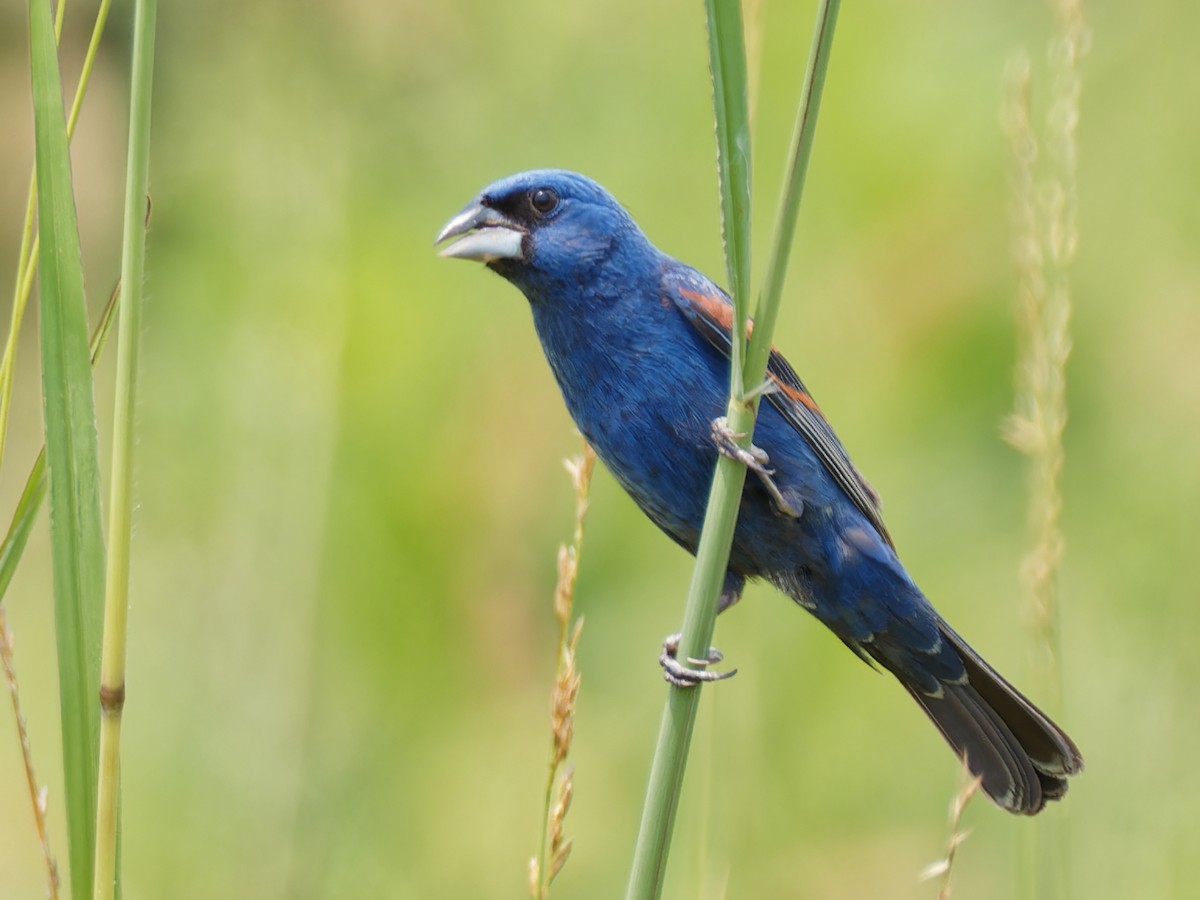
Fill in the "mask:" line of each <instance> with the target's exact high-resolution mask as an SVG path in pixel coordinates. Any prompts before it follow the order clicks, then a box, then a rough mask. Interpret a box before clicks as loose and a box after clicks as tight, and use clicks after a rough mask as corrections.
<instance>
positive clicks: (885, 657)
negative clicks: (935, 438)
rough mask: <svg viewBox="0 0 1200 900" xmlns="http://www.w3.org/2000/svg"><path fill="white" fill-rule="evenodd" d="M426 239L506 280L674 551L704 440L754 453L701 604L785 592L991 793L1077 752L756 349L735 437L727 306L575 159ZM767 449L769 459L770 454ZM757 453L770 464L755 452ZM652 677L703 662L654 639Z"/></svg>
mask: <svg viewBox="0 0 1200 900" xmlns="http://www.w3.org/2000/svg"><path fill="white" fill-rule="evenodd" d="M452 237H458V238H460V239H459V240H458V241H457V242H455V243H453V244H451V245H449V246H448V247H447V248H446V249H444V250H443V251H442V255H444V256H449V257H456V258H460V259H473V260H478V261H481V262H484V263H486V264H487V266H488V267H489V268H490V269H492V270H493V271H495V272H497V273H498V274H500V275H502V276H503V277H504V278H506V279H508V280H509V281H510V282H512V283H513V284H514V285H516V286H517V287H518V288H519V289H520V290H521V291H522V292H523V293H524V294H525V296H526V298H528V300H529V305H530V309H531V310H532V312H533V322H534V325H535V326H536V328H537V333H538V337H539V338H540V339H541V343H542V347H543V349H544V350H545V353H546V358H547V360H549V362H550V368H551V369H552V370H553V372H554V375H555V377H556V378H557V380H558V386H559V388H560V389H561V390H562V395H563V399H564V400H565V401H566V404H567V408H568V410H569V411H570V413H571V416H572V417H573V418H574V419H575V422H576V424H577V425H578V426H579V430H580V431H581V432H583V435H584V437H586V438H587V440H588V442H589V443H590V444H591V445H592V446H593V447H594V448H595V449H596V452H597V453H598V454H599V456H600V458H601V459H602V460H604V463H605V465H607V466H608V468H609V470H610V471H611V472H612V474H613V475H614V476H615V477H616V479H617V481H618V482H620V484H621V486H622V487H623V488H624V489H625V490H626V491H627V492H628V493H629V495H630V496H631V497H632V498H633V499H634V501H635V502H636V503H637V504H638V506H639V507H641V509H642V511H643V512H645V513H646V515H647V516H649V517H650V519H651V520H653V522H654V523H655V524H656V525H658V527H659V528H661V529H662V530H663V531H665V532H666V533H667V534H668V535H669V536H670V537H671V538H672V539H674V540H675V541H676V542H677V543H678V544H680V545H682V546H683V547H685V548H686V549H687V550H689V551H690V552H692V553H695V551H696V545H697V542H698V540H699V536H700V527H701V524H702V522H703V519H704V508H705V502H706V498H707V497H708V489H709V486H710V484H711V482H712V477H713V469H714V465H715V462H716V458H717V453H718V452H726V453H734V454H738V453H741V456H742V458H743V460H744V461H745V462H746V463H747V464H748V465H749V466H750V467H751V468H752V469H753V470H754V471H755V472H756V474H757V476H758V477H757V478H752V479H749V480H748V481H747V483H746V488H745V491H744V493H743V496H742V502H741V508H740V511H739V516H738V523H737V530H736V532H735V536H734V541H733V551H732V554H731V557H730V560H729V568H728V573H727V576H726V580H725V586H724V590H723V592H722V595H721V600H720V604H719V609H720V610H724V609H726V608H728V607H729V606H731V605H732V604H733V603H735V602H736V601H737V599H738V597H739V596H740V594H741V591H742V586H743V584H744V583H745V580H746V579H747V578H763V579H766V580H767V581H769V582H771V583H772V584H774V585H775V586H776V587H778V588H779V589H780V590H782V591H783V592H784V593H786V594H787V595H788V596H789V597H791V598H792V599H793V600H795V601H796V602H797V603H798V604H800V605H801V606H803V607H804V608H805V609H807V610H808V611H809V612H811V613H812V614H813V615H815V616H816V617H817V618H818V619H820V620H821V622H823V623H824V624H825V625H826V626H827V627H828V628H829V629H830V630H832V631H833V633H834V634H836V635H837V636H838V637H839V638H840V639H841V640H842V641H843V642H844V643H845V644H846V645H847V646H848V647H849V648H850V649H851V650H853V651H854V652H855V653H856V654H857V655H858V656H859V657H861V658H862V659H863V660H865V661H867V662H868V663H869V662H871V661H874V662H876V663H878V664H879V665H881V666H883V667H884V668H885V669H887V670H888V671H890V672H891V673H892V674H893V675H895V676H896V678H897V679H898V680H899V681H900V683H901V684H902V685H903V686H904V688H905V689H906V690H907V691H908V692H909V694H911V695H912V697H913V699H915V700H916V701H917V703H918V704H919V705H920V707H921V708H922V709H923V710H924V711H925V713H926V714H927V715H928V716H929V718H930V719H931V720H932V721H933V723H934V724H935V725H936V726H937V727H938V729H939V730H940V731H941V733H942V734H943V736H944V737H945V738H946V740H947V741H948V742H949V743H950V745H951V746H952V747H953V748H954V750H955V751H956V752H957V753H958V755H959V756H960V757H963V758H965V759H966V761H967V765H968V766H969V768H970V770H971V771H972V772H973V773H975V774H976V775H978V776H981V777H982V781H983V789H984V791H985V792H986V793H987V794H988V796H990V797H991V798H992V799H993V800H994V801H995V802H996V803H997V804H998V805H1000V806H1001V807H1003V808H1005V809H1008V810H1011V811H1012V812H1016V813H1025V814H1028V815H1032V814H1033V813H1036V812H1038V811H1039V810H1040V809H1042V807H1043V806H1044V805H1045V802H1046V801H1047V800H1057V799H1058V798H1060V797H1062V796H1063V794H1064V793H1066V790H1067V778H1068V776H1070V775H1073V774H1075V773H1077V772H1079V771H1080V770H1081V769H1082V768H1083V760H1082V757H1081V756H1080V754H1079V751H1078V749H1076V747H1075V745H1074V743H1072V741H1071V739H1070V738H1069V737H1067V735H1066V734H1065V733H1064V732H1063V731H1062V729H1060V728H1059V727H1058V726H1057V725H1055V724H1054V723H1053V722H1052V721H1050V719H1049V718H1048V717H1047V716H1046V715H1045V714H1044V713H1042V712H1041V711H1040V710H1039V709H1038V708H1037V707H1035V706H1034V705H1033V704H1032V703H1030V702H1029V701H1028V700H1027V699H1026V698H1025V697H1024V696H1023V695H1022V694H1021V693H1020V692H1019V691H1017V690H1016V688H1014V687H1013V686H1012V685H1010V684H1009V683H1008V682H1007V681H1005V680H1004V679H1003V678H1002V677H1001V676H1000V675H999V674H998V673H997V672H996V671H995V670H994V669H993V668H992V667H991V666H989V665H988V664H987V663H986V662H985V661H984V660H983V659H982V658H981V657H980V656H979V654H978V653H976V652H975V651H974V650H973V649H971V647H970V646H968V645H967V643H966V641H964V640H963V639H962V638H961V637H959V635H958V634H957V633H956V632H955V631H954V629H952V628H951V627H950V626H949V625H948V624H947V623H946V622H945V620H943V619H942V617H941V616H940V615H938V613H937V611H936V610H935V609H934V608H933V606H932V605H931V604H930V602H929V601H928V600H927V599H926V598H925V596H924V594H922V593H921V591H920V589H919V588H918V587H917V586H916V584H914V583H913V580H912V579H911V578H910V577H909V575H908V573H907V572H906V571H905V569H904V566H903V565H901V563H900V560H899V558H898V556H897V555H896V549H895V547H894V545H893V543H892V539H891V537H890V536H889V535H888V532H887V528H886V527H885V526H884V524H883V519H882V517H881V514H880V507H879V497H878V495H877V494H876V493H875V491H874V490H873V489H872V488H871V486H870V485H869V484H868V483H867V481H866V479H864V478H863V476H862V475H860V474H859V472H858V470H857V469H856V468H855V467H854V465H853V464H852V463H851V462H850V458H849V456H848V455H847V453H846V451H845V449H844V448H843V447H842V444H841V442H840V441H839V440H838V438H837V436H836V435H835V434H834V433H833V429H832V428H830V426H829V423H828V422H827V421H826V420H825V417H824V416H823V415H822V414H821V411H820V409H818V407H817V404H816V403H815V402H814V401H813V399H812V396H811V395H810V394H809V393H808V391H807V390H806V389H805V387H804V385H803V384H802V383H801V381H800V379H799V378H798V377H797V376H796V373H795V372H794V371H793V370H792V368H791V366H790V365H788V363H787V361H786V360H785V359H784V358H783V356H782V355H780V353H779V352H778V351H772V353H771V358H770V364H769V367H768V373H767V379H768V388H769V391H768V393H767V394H766V398H765V399H766V402H765V403H763V404H762V406H761V410H760V413H759V417H758V423H757V426H756V430H755V433H754V441H755V443H756V444H757V445H758V446H756V447H754V448H752V450H751V451H749V452H746V451H739V450H738V449H737V448H736V446H735V445H734V444H733V442H732V441H731V439H730V438H731V436H730V435H729V434H728V432H727V430H726V429H723V428H722V425H721V422H722V420H721V419H720V418H719V417H720V416H721V413H722V412H723V410H724V408H725V403H726V396H727V392H728V384H729V354H730V335H731V331H732V319H733V310H732V306H731V304H730V301H729V298H728V297H727V296H726V295H725V293H724V292H723V291H722V290H721V289H720V288H719V287H717V286H716V285H715V284H714V283H713V282H712V281H710V280H709V279H708V278H706V277H705V276H704V275H702V274H701V273H700V272H698V271H696V270H695V269H693V268H691V267H689V266H686V265H684V264H683V263H681V262H679V261H677V260H675V259H672V258H671V257H669V256H667V255H666V254H664V253H662V252H661V251H659V250H658V249H657V248H655V247H654V246H653V245H652V244H651V243H650V241H649V240H648V239H647V238H646V236H645V235H644V234H643V233H642V231H641V229H639V228H638V226H637V225H636V224H635V223H634V221H633V219H632V218H631V217H630V216H629V214H628V213H627V212H626V211H625V210H624V209H623V208H622V207H621V205H620V204H619V203H617V201H616V200H614V199H613V197H612V196H611V195H610V194H609V193H608V192H607V191H605V190H604V188H602V187H600V185H598V184H596V183H595V182H594V181H591V180H590V179H588V178H585V177H583V176H582V175H578V174H575V173H573V172H566V171H560V170H541V171H532V172H524V173H521V174H518V175H514V176H512V177H509V178H506V179H503V180H501V181H497V182H495V183H494V184H491V185H489V186H488V187H486V188H484V190H483V191H482V192H481V193H480V194H479V195H478V196H477V197H476V198H475V199H474V200H472V201H471V203H470V204H468V205H467V207H466V208H465V209H464V210H463V211H462V212H460V213H459V214H458V215H457V216H455V217H454V218H453V219H451V220H450V222H449V223H448V224H447V225H446V227H445V228H444V229H443V230H442V232H441V234H440V235H439V236H438V242H439V243H440V242H441V241H444V240H446V239H448V238H452ZM768 460H769V462H768ZM768 465H769V467H768ZM662 662H663V665H664V668H665V669H666V673H667V678H668V680H671V681H674V682H676V683H681V684H688V683H695V682H696V681H700V680H709V679H711V678H714V677H718V676H717V675H716V674H715V673H712V672H708V671H704V670H701V669H690V668H688V667H686V666H684V665H682V664H681V663H679V662H677V661H676V660H675V659H674V658H673V657H672V656H671V655H669V654H664V657H663V660H662Z"/></svg>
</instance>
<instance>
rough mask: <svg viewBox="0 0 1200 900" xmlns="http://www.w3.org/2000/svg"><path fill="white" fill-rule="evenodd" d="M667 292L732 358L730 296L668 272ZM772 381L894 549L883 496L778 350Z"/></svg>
mask: <svg viewBox="0 0 1200 900" xmlns="http://www.w3.org/2000/svg"><path fill="white" fill-rule="evenodd" d="M663 290H664V291H665V293H666V295H667V296H668V297H669V298H670V300H671V301H672V302H673V303H674V304H675V306H676V307H677V308H678V309H679V311H680V312H682V313H683V315H684V318H686V319H687V321H688V322H690V323H691V324H692V326H693V327H694V328H695V329H696V330H697V331H698V332H699V333H700V334H701V335H703V337H704V339H705V340H706V341H708V343H709V344H711V345H712V346H713V347H715V348H716V349H717V350H719V351H720V352H721V353H722V354H723V355H724V356H725V357H727V358H728V357H729V355H730V352H731V350H730V344H731V335H732V334H733V304H732V303H731V302H730V300H729V297H728V296H726V294H725V293H724V292H723V291H722V290H721V289H720V288H718V287H717V286H716V285H714V284H713V283H712V282H711V281H709V280H708V279H707V278H704V277H703V276H700V275H699V274H698V273H697V274H692V273H690V272H687V273H681V272H673V273H669V274H668V276H667V277H665V278H664V279H663ZM752 329H753V324H752V323H748V324H747V327H746V334H747V337H748V336H749V334H750V332H751V330H752ZM767 378H768V379H770V380H771V381H772V382H773V383H774V386H775V388H776V390H773V391H771V392H770V393H768V394H767V400H768V402H770V404H771V405H772V406H774V407H775V409H776V410H778V411H779V413H780V415H782V416H783V418H784V419H785V420H787V422H788V423H789V424H790V425H791V426H792V427H793V428H795V429H796V431H798V432H799V433H800V435H801V436H802V437H803V438H804V439H805V440H806V441H807V442H808V444H809V446H810V447H812V449H813V452H814V453H816V454H817V458H818V459H820V460H821V463H822V465H824V466H825V468H826V469H827V470H828V472H829V474H830V475H832V476H833V479H834V481H836V482H837V484H838V486H839V487H841V489H842V490H843V491H845V493H846V496H848V497H849V498H850V500H851V501H853V503H854V505H855V506H857V507H858V508H859V510H860V511H861V512H862V514H863V515H864V516H866V517H867V520H868V521H869V522H870V523H871V524H872V525H874V526H875V529H876V531H878V532H879V534H880V536H881V537H882V538H883V539H884V540H885V541H887V542H888V544H891V543H892V538H891V535H889V534H888V530H887V527H886V526H885V525H884V524H883V513H882V510H881V509H880V499H879V494H877V493H876V492H875V489H874V488H872V487H871V485H870V484H869V483H868V482H867V480H866V479H865V478H864V477H863V476H862V474H861V473H860V472H859V471H858V469H856V468H855V467H854V464H853V463H852V462H851V461H850V456H849V454H847V453H846V448H845V447H843V446H842V442H841V441H839V440H838V438H837V435H836V434H834V433H833V429H832V428H831V427H830V425H829V422H827V421H826V419H825V416H824V415H823V414H822V413H821V410H820V408H819V407H818V406H817V404H816V401H815V400H813V398H812V395H811V394H810V393H809V392H808V389H807V388H805V387H804V383H803V382H801V381H800V378H799V376H797V375H796V372H795V370H794V369H793V368H792V367H791V366H790V365H789V364H788V361H787V360H786V359H784V358H783V354H782V353H780V352H779V351H778V350H776V349H775V348H774V347H772V348H771V356H770V360H769V361H768V363H767Z"/></svg>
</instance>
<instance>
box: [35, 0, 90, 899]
mask: <svg viewBox="0 0 1200 900" xmlns="http://www.w3.org/2000/svg"><path fill="white" fill-rule="evenodd" d="M29 38H30V57H31V59H30V64H31V70H32V84H33V109H34V139H35V162H36V165H37V192H38V237H39V240H40V243H41V246H42V247H43V248H45V251H46V252H45V253H42V254H41V257H40V260H39V267H38V271H39V285H40V292H39V297H40V303H41V315H40V320H41V351H42V397H43V405H44V425H45V431H46V459H47V462H48V467H49V473H50V510H51V516H50V542H51V551H52V559H53V570H54V600H55V604H54V605H55V635H56V638H57V640H58V664H59V695H60V706H61V716H62V745H63V768H64V775H65V785H66V790H65V794H66V798H65V799H66V818H67V836H68V845H69V858H70V872H71V889H72V896H73V897H75V898H76V900H84V898H86V897H87V896H88V895H89V894H90V893H91V886H92V844H93V839H94V829H95V805H96V752H97V745H98V737H99V734H98V732H99V721H98V720H99V715H98V709H97V704H96V701H95V698H96V695H97V691H98V689H99V662H100V660H99V648H100V615H101V597H102V591H103V583H104V541H103V534H102V531H101V525H100V472H99V462H98V448H97V439H96V415H95V402H94V399H93V387H92V369H91V364H90V362H91V361H90V357H89V353H88V332H87V314H86V303H85V298H84V290H83V268H82V265H81V258H80V251H79V229H78V224H77V221H76V215H75V200H74V191H73V187H72V184H71V161H70V155H69V151H68V140H67V127H66V115H65V113H64V110H63V101H62V83H61V77H60V74H59V67H58V56H57V46H56V43H55V38H54V29H53V25H52V23H51V16H50V7H49V4H48V3H44V2H42V0H30V3H29Z"/></svg>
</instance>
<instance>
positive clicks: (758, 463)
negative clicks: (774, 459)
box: [712, 416, 804, 519]
mask: <svg viewBox="0 0 1200 900" xmlns="http://www.w3.org/2000/svg"><path fill="white" fill-rule="evenodd" d="M744 437H745V435H744V434H738V433H736V432H734V431H733V430H732V429H730V427H729V420H728V419H726V418H725V417H724V416H721V417H720V418H717V419H713V422H712V439H713V443H715V444H716V445H717V452H718V453H720V454H721V455H722V456H728V457H729V458H730V459H732V460H736V461H737V462H740V463H741V464H742V465H744V466H745V467H746V468H747V469H749V470H750V471H751V472H753V473H754V474H755V475H757V476H758V479H759V481H761V482H762V483H763V487H765V488H766V489H767V493H768V494H770V495H771V499H772V500H774V501H775V505H776V506H777V507H778V508H779V511H780V512H781V513H783V514H784V515H785V516H791V517H792V518H793V519H798V518H800V513H801V512H802V511H803V509H804V507H803V506H801V507H800V508H797V507H796V505H795V504H794V503H792V501H790V500H788V499H787V498H785V497H784V496H783V494H781V493H780V491H779V488H778V487H777V486H776V484H775V480H774V479H773V478H771V476H772V475H774V474H775V470H774V469H772V468H771V467H770V465H771V458H770V457H769V456H767V452H766V451H765V450H763V448H762V447H756V446H755V445H754V444H751V445H750V446H749V447H740V446H738V443H737V442H738V440H739V439H741V438H744Z"/></svg>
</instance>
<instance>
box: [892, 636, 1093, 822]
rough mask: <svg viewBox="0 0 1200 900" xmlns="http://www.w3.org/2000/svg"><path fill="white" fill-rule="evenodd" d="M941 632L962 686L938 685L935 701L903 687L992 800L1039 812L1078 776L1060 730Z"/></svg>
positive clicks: (1078, 763) (1079, 761)
mask: <svg viewBox="0 0 1200 900" xmlns="http://www.w3.org/2000/svg"><path fill="white" fill-rule="evenodd" d="M941 629H942V636H943V638H944V639H945V640H947V641H948V642H949V643H950V644H951V645H952V646H953V647H954V649H955V650H957V651H958V654H959V656H960V657H961V658H962V661H963V664H964V665H965V666H966V669H967V681H966V683H943V685H942V688H943V690H942V693H941V695H940V696H930V695H928V694H924V693H922V692H921V691H920V690H918V689H916V688H914V687H913V686H911V685H909V684H905V687H906V688H907V689H908V692H909V693H910V694H912V696H913V698H914V699H915V700H916V701H917V703H919V704H920V705H921V708H922V709H924V710H925V713H926V714H927V715H928V716H929V718H930V719H932V720H933V723H934V724H935V725H936V726H937V727H938V730H939V731H941V733H942V734H943V735H944V736H945V738H946V740H947V741H949V742H950V746H952V747H953V748H954V749H955V751H956V752H957V753H958V755H959V756H963V757H965V758H966V760H967V767H968V768H969V769H970V770H971V772H972V773H974V774H975V775H979V776H982V778H983V790H984V792H985V793H986V794H987V795H988V796H989V797H991V798H992V800H994V801H995V802H996V803H997V804H998V805H999V806H1002V807H1003V808H1004V809H1007V810H1009V811H1010V812H1014V813H1023V814H1025V815H1029V816H1031V815H1033V814H1034V813H1037V812H1039V811H1040V810H1041V809H1042V807H1043V806H1045V805H1046V801H1047V800H1057V799H1059V798H1060V797H1062V796H1063V794H1065V793H1066V792H1067V778H1068V777H1070V776H1071V775H1074V774H1076V773H1077V772H1080V771H1082V770H1083V757H1082V756H1080V754H1079V750H1078V748H1076V746H1075V744H1074V743H1073V742H1072V741H1071V739H1070V738H1069V737H1067V735H1066V734H1065V733H1064V732H1063V730H1062V729H1061V728H1059V727H1058V726H1057V725H1055V724H1054V723H1053V722H1052V721H1050V719H1049V718H1048V717H1047V716H1046V715H1045V713H1043V712H1042V711H1041V710H1040V709H1038V708H1037V707H1036V706H1034V705H1033V704H1032V703H1030V702H1029V701H1028V700H1027V699H1025V697H1024V696H1023V695H1022V694H1021V692H1020V691H1018V690H1017V689H1016V688H1014V687H1013V686H1012V685H1011V684H1009V683H1008V682H1007V681H1005V680H1004V679H1003V678H1002V677H1001V676H1000V675H999V673H997V672H996V670H995V669H993V668H992V667H991V666H989V665H988V664H987V663H986V662H984V661H983V659H982V658H981V657H980V656H979V654H978V653H976V652H975V651H974V650H972V649H971V647H970V646H968V645H967V642H966V641H964V640H963V639H962V638H961V637H959V636H958V635H957V634H956V633H955V632H954V631H953V630H952V629H951V628H950V627H949V626H948V625H945V624H944V623H942V624H941ZM902 683H903V682H902Z"/></svg>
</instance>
